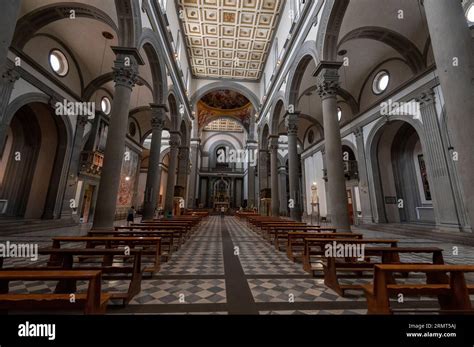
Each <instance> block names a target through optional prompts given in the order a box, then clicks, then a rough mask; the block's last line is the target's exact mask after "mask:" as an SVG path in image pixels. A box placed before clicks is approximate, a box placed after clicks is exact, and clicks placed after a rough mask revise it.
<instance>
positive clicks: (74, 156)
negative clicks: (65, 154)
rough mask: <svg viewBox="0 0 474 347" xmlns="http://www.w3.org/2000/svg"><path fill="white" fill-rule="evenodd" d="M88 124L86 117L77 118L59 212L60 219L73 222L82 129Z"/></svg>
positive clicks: (75, 214)
mask: <svg viewBox="0 0 474 347" xmlns="http://www.w3.org/2000/svg"><path fill="white" fill-rule="evenodd" d="M87 123H88V116H87V115H80V116H77V123H76V131H75V134H74V142H73V144H72V151H71V161H70V163H69V172H68V176H67V182H66V191H65V192H64V199H63V206H62V210H61V219H68V218H73V219H74V221H75V222H79V217H80V215H79V211H78V209H79V207H80V206H79V201H76V200H75V197H76V190H77V183H78V181H79V180H78V174H79V165H80V160H81V152H82V141H83V139H84V129H85V127H86V125H87Z"/></svg>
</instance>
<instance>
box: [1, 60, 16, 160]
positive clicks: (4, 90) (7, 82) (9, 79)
mask: <svg viewBox="0 0 474 347" xmlns="http://www.w3.org/2000/svg"><path fill="white" fill-rule="evenodd" d="M0 73H1V75H0V153H3V150H4V146H5V142H6V139H7V132H8V127H9V124H8V122H9V120H8V119H6V110H7V107H8V103H9V102H10V96H11V94H12V91H13V88H14V86H15V82H16V81H18V80H19V78H20V74H19V73H18V72H17V71H16V70H15V67H14V65H13V64H11V62H8V64H6V65H5V67H4V68H1V67H0Z"/></svg>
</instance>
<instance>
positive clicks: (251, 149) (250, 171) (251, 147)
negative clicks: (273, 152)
mask: <svg viewBox="0 0 474 347" xmlns="http://www.w3.org/2000/svg"><path fill="white" fill-rule="evenodd" d="M247 151H248V153H249V155H248V157H249V158H251V159H253V160H254V161H255V159H256V151H257V142H255V141H250V140H249V141H247ZM254 164H255V163H254V162H253V163H252V162H251V161H249V162H248V163H247V176H248V179H247V184H248V201H247V207H248V208H252V207H257V203H256V201H255V180H256V177H255V165H254Z"/></svg>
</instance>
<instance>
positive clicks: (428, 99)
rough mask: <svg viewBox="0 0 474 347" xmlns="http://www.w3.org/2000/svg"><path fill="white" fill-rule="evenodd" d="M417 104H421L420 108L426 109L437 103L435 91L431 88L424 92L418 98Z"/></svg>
mask: <svg viewBox="0 0 474 347" xmlns="http://www.w3.org/2000/svg"><path fill="white" fill-rule="evenodd" d="M416 102H418V103H419V104H420V107H426V106H428V105H430V104H434V102H435V92H434V90H433V89H431V88H429V89H426V90H424V91H423V92H422V93H421V94H420V95H419V96H418V97H417V98H416Z"/></svg>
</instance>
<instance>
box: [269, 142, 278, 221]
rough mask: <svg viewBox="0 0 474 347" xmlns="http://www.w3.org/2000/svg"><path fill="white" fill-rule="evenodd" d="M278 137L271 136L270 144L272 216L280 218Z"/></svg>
mask: <svg viewBox="0 0 474 347" xmlns="http://www.w3.org/2000/svg"><path fill="white" fill-rule="evenodd" d="M278 137H279V136H278V135H272V136H269V142H270V161H271V164H270V173H271V189H272V216H278V215H279V212H280V202H279V201H278V200H279V199H280V196H279V195H280V193H279V189H278Z"/></svg>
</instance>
